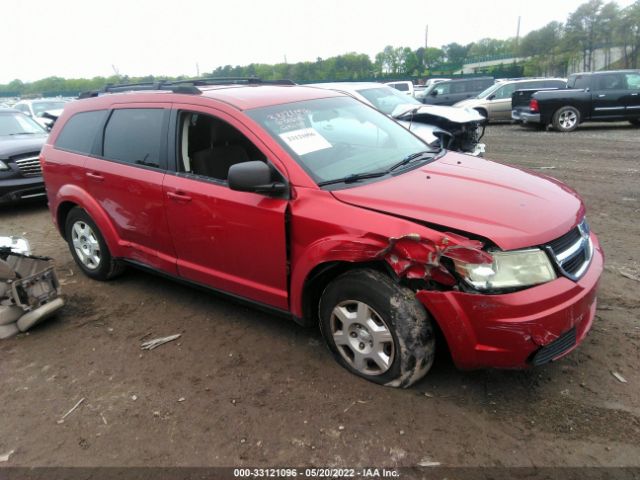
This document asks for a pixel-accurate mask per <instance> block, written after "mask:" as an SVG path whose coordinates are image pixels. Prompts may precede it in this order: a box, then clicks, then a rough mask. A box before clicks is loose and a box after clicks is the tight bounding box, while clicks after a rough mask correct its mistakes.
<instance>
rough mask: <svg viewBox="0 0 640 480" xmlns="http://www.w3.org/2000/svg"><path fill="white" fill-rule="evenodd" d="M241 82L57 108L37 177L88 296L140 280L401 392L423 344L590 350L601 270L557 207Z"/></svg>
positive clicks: (111, 96) (530, 183)
mask: <svg viewBox="0 0 640 480" xmlns="http://www.w3.org/2000/svg"><path fill="white" fill-rule="evenodd" d="M234 82H236V83H233V84H225V82H216V81H196V82H192V83H191V84H190V85H188V84H185V83H182V84H178V83H174V84H162V85H155V86H148V87H146V88H148V89H149V91H139V90H140V89H141V88H145V87H143V86H124V87H112V88H110V89H106V90H105V91H104V92H103V93H99V94H98V93H94V94H91V95H87V97H89V98H85V99H82V100H79V101H76V102H73V103H71V104H68V105H67V106H66V107H65V110H64V113H63V114H62V116H61V117H60V118H59V120H58V121H57V123H56V124H55V127H54V128H53V130H52V132H51V135H50V136H49V139H48V141H47V144H46V145H45V147H44V148H43V150H42V155H41V163H42V167H43V172H44V178H45V182H46V188H47V194H48V197H49V207H50V209H51V213H52V216H53V220H54V222H55V223H56V225H57V226H58V229H59V230H60V233H61V234H62V235H63V237H64V238H65V239H66V241H67V242H68V244H69V247H70V250H71V254H72V255H73V257H74V259H75V260H76V262H77V263H78V265H79V267H80V268H81V269H82V270H83V271H84V272H85V273H86V274H87V275H88V276H89V277H92V278H94V279H97V280H107V279H110V278H112V277H114V276H115V275H116V274H117V273H119V272H120V271H121V269H122V267H123V266H124V265H127V264H128V265H134V266H138V267H143V268H146V269H148V270H152V271H156V272H161V273H162V274H165V275H170V276H173V277H176V278H179V279H181V280H185V281H188V282H191V283H193V284H197V285H200V286H205V287H208V288H210V289H213V290H216V291H220V292H224V293H226V294H229V295H230V296H232V297H234V298H236V299H240V300H245V301H248V302H251V303H254V304H256V305H260V306H262V307H266V308H268V309H270V310H271V311H273V312H277V313H280V314H282V315H285V316H287V317H289V318H292V319H293V320H295V321H296V322H298V323H301V324H304V325H313V324H316V322H319V324H320V328H321V330H322V334H323V336H324V338H325V339H326V342H327V345H328V346H329V349H330V350H331V352H332V353H333V355H334V357H335V358H336V360H337V361H338V362H339V363H340V364H341V365H342V366H344V367H345V368H346V369H348V370H349V371H351V372H353V373H355V374H356V375H359V376H361V377H364V378H366V379H368V380H371V381H373V382H377V383H380V384H385V385H390V386H396V387H407V386H409V385H411V384H412V383H414V382H415V381H416V380H418V379H419V378H421V377H422V376H423V375H424V374H425V373H426V372H427V371H428V370H429V368H430V367H431V364H432V361H433V356H434V351H435V348H436V338H442V339H443V340H442V341H443V342H446V344H447V346H448V349H449V351H450V352H451V355H452V357H453V361H454V362H455V364H456V365H457V366H458V367H460V368H464V369H471V368H481V367H499V368H522V367H527V366H535V365H540V364H543V363H545V362H549V361H552V360H555V359H557V358H559V357H561V356H563V355H565V354H567V353H568V352H569V351H571V350H572V349H573V348H575V347H576V345H578V344H579V343H580V342H581V341H582V340H583V338H584V337H585V335H586V334H587V332H588V330H589V328H590V327H591V323H592V321H593V318H594V311H595V306H596V288H597V284H598V280H599V278H600V275H601V273H602V268H603V254H602V251H601V248H600V245H599V243H598V240H597V238H596V236H595V235H594V234H593V233H591V232H590V230H589V226H588V224H587V222H586V220H585V211H584V210H585V209H584V205H583V202H582V201H581V199H580V197H579V196H578V195H577V194H576V193H575V192H574V191H573V190H571V189H570V188H569V187H567V186H565V185H563V184H562V183H560V182H558V181H556V180H554V179H551V178H548V177H543V176H540V175H533V174H531V173H527V172H524V171H522V170H519V169H517V168H512V167H508V166H505V165H501V164H498V163H494V162H491V161H487V160H484V159H480V158H475V157H471V156H467V155H462V154H457V153H452V152H447V151H445V150H442V151H433V150H429V149H428V148H429V147H427V146H426V145H425V144H424V143H423V142H422V141H421V140H420V139H419V138H418V137H416V136H414V135H413V134H412V133H411V132H409V131H408V130H406V129H405V128H403V127H402V126H400V125H399V124H398V123H396V122H395V121H394V120H392V119H390V118H388V117H387V116H385V115H383V114H381V113H379V112H378V111H376V110H374V109H372V108H371V107H369V106H367V105H364V104H363V103H360V102H359V101H357V100H355V99H353V98H350V97H347V96H344V95H341V94H339V93H336V92H332V91H328V90H321V89H316V88H312V87H300V86H293V85H275V84H268V83H267V82H260V81H257V80H255V79H248V80H246V81H245V82H242V81H238V80H236V81H234ZM216 83H218V84H216ZM124 90H135V91H130V92H127V93H124V92H123V91H124ZM437 330H439V331H441V332H442V336H440V335H436V332H437ZM442 346H444V345H442Z"/></svg>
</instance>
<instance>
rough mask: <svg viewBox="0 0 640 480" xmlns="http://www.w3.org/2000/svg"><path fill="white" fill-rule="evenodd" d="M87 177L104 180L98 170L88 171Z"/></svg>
mask: <svg viewBox="0 0 640 480" xmlns="http://www.w3.org/2000/svg"><path fill="white" fill-rule="evenodd" d="M87 177H89V178H90V179H91V180H95V181H96V182H104V177H103V176H102V175H100V174H99V173H96V172H87Z"/></svg>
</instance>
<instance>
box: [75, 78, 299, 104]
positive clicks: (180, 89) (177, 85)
mask: <svg viewBox="0 0 640 480" xmlns="http://www.w3.org/2000/svg"><path fill="white" fill-rule="evenodd" d="M207 85H296V83H295V82H293V81H291V80H262V79H260V78H257V77H209V78H191V79H186V80H171V81H167V80H159V81H157V82H140V83H120V84H116V85H114V84H107V85H105V86H104V87H103V88H101V89H100V90H91V91H88V92H82V93H81V94H80V95H79V96H78V98H79V99H82V98H91V97H98V96H100V95H104V94H106V93H118V92H132V91H141V90H170V91H172V92H173V93H183V94H187V95H200V94H201V93H202V91H201V90H200V89H199V88H197V87H203V86H207Z"/></svg>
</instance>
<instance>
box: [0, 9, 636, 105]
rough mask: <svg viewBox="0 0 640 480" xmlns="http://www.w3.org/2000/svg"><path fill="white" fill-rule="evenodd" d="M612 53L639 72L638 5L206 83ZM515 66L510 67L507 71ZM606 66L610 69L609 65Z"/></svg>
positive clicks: (58, 84)
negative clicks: (519, 30) (500, 34)
mask: <svg viewBox="0 0 640 480" xmlns="http://www.w3.org/2000/svg"><path fill="white" fill-rule="evenodd" d="M614 48H621V49H622V53H623V58H622V60H621V61H620V62H619V64H617V65H613V66H612V67H615V68H638V67H639V65H640V0H636V1H635V2H634V3H633V4H631V5H629V6H628V7H626V8H620V6H619V5H618V4H617V3H616V2H615V1H610V2H608V3H604V2H603V1H602V0H588V1H587V2H586V3H584V4H582V5H580V6H579V7H578V8H577V9H576V10H575V11H574V12H572V13H571V14H570V15H569V17H568V18H567V20H566V22H564V23H561V22H555V21H554V22H550V23H549V24H547V25H545V26H544V27H542V28H540V29H538V30H533V31H531V32H529V33H528V34H527V35H525V36H524V37H523V38H521V39H518V38H515V37H512V38H508V39H506V40H501V39H495V38H484V39H481V40H479V41H477V42H471V43H469V44H467V45H462V44H459V43H456V42H453V43H449V44H447V45H444V46H442V47H441V48H435V47H428V48H425V47H420V48H417V49H411V48H409V47H394V46H391V45H389V46H387V47H385V48H384V49H383V50H382V51H381V52H379V53H378V54H376V55H375V57H374V58H373V59H371V58H370V57H369V56H368V55H366V54H363V53H356V52H350V53H345V54H343V55H338V56H335V57H331V58H326V59H322V58H317V59H316V60H315V61H311V62H297V63H284V62H283V63H278V64H263V63H252V64H249V65H244V66H239V65H238V66H232V65H225V66H220V67H217V68H216V69H215V70H213V71H212V72H210V73H208V74H206V75H205V76H213V77H259V78H262V79H265V80H276V79H282V78H288V79H291V80H294V81H296V82H298V83H306V82H321V81H357V80H360V81H365V80H377V81H383V80H392V79H399V78H405V79H406V78H414V79H417V78H424V77H427V76H434V75H436V76H437V75H440V76H450V75H452V74H454V73H455V72H456V71H459V70H460V69H461V68H462V65H463V64H465V63H470V62H473V61H483V60H488V59H505V62H506V64H505V65H502V66H499V67H497V68H496V67H494V68H493V69H487V70H485V71H483V72H480V73H488V74H491V73H493V74H494V75H496V76H519V75H523V74H524V75H563V76H564V75H566V74H567V71H568V68H569V64H570V62H575V61H576V60H579V61H580V63H581V65H582V69H583V70H591V69H592V68H594V52H596V50H598V49H601V50H602V51H604V55H605V59H609V60H610V59H611V52H612V50H613V49H614ZM513 59H517V65H516V64H509V62H513V61H514V60H513ZM605 63H607V64H609V63H610V62H609V61H606V62H605ZM186 78H188V77H166V76H153V75H149V76H146V77H128V76H126V75H125V76H119V75H114V76H111V77H94V78H91V79H64V78H61V77H48V78H44V79H42V80H38V81H35V82H30V83H25V82H22V81H21V80H17V79H16V80H13V81H12V82H10V83H8V84H6V85H0V96H5V97H6V96H29V95H77V94H78V93H79V92H82V91H88V90H96V89H99V88H101V87H103V86H104V85H106V84H109V83H127V82H154V81H159V80H181V79H186Z"/></svg>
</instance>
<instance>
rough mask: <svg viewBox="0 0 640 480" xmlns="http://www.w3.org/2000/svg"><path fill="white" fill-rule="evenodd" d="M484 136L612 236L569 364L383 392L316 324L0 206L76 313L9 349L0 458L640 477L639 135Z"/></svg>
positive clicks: (438, 372)
mask: <svg viewBox="0 0 640 480" xmlns="http://www.w3.org/2000/svg"><path fill="white" fill-rule="evenodd" d="M485 139H486V142H487V155H486V156H487V157H488V158H490V159H494V160H497V161H500V162H504V163H508V164H513V165H518V166H522V167H527V168H531V169H537V171H538V172H542V173H545V174H548V175H551V176H554V177H556V178H559V179H560V180H562V181H564V182H566V183H568V184H569V185H571V186H572V187H574V188H575V189H577V190H578V192H580V193H581V195H582V196H583V197H584V199H585V201H586V205H587V215H588V218H589V221H590V223H591V226H592V229H593V230H594V231H595V232H597V233H598V235H599V236H600V240H601V242H602V244H603V247H604V250H605V253H606V255H607V268H606V271H605V274H604V277H603V280H602V283H601V288H600V293H599V306H598V311H597V317H596V321H595V323H594V327H593V329H592V331H591V333H590V334H589V336H588V338H587V339H586V341H585V342H584V343H583V344H582V345H581V346H580V348H578V349H577V350H576V351H575V352H573V353H572V354H571V355H569V356H568V357H567V358H565V359H563V360H562V361H559V362H556V363H553V364H549V365H546V366H543V367H540V368H536V369H534V370H528V371H488V370H486V371H474V372H461V371H457V370H456V369H455V367H454V366H453V365H452V363H451V360H450V359H449V358H447V356H446V355H440V357H439V358H438V359H437V361H436V364H435V366H434V368H433V370H432V371H431V373H430V374H429V375H428V376H427V377H426V378H425V379H423V380H422V381H420V382H419V383H418V384H417V385H415V386H414V387H412V388H410V389H408V390H395V389H391V388H385V387H380V386H376V385H374V384H372V383H368V382H366V381H364V380H360V379H358V378H356V377H354V376H353V375H351V374H349V373H347V372H346V371H345V370H343V369H342V368H340V367H339V366H338V365H337V364H336V363H335V362H334V361H333V360H332V358H331V356H330V354H329V352H328V351H327V350H326V348H325V347H324V345H323V343H322V339H321V337H320V334H319V332H318V331H317V330H316V329H303V328H301V327H298V326H296V325H295V324H293V323H290V322H287V321H285V320H282V319H279V318H275V317H272V316H270V315H268V314H265V313H262V312H260V311H256V310H253V309H250V308H247V307H243V306H239V305H237V304H235V303H232V302H230V301H227V300H225V299H223V298H220V297H217V296H215V295H213V294H209V293H204V292H202V291H198V290H194V289H192V288H188V287H186V286H183V285H180V284H177V283H174V282H171V281H168V280H165V279H162V278H159V277H156V276H153V275H150V274H146V273H142V272H139V271H136V270H128V271H127V273H125V274H124V275H123V276H122V277H120V278H118V279H117V280H115V281H113V282H110V283H99V282H95V281H92V280H89V279H87V278H86V277H84V276H83V275H82V274H81V273H80V271H79V270H78V268H76V266H75V265H74V263H73V262H72V259H71V256H70V254H69V252H68V250H67V247H66V244H65V243H64V241H63V240H62V239H61V238H60V236H59V235H58V233H57V232H56V231H55V230H54V227H53V225H52V223H51V220H50V217H49V212H48V211H47V209H46V206H45V205H44V204H42V203H39V204H38V203H36V204H30V205H25V206H20V207H15V206H14V207H9V208H2V209H0V234H18V235H25V236H26V237H27V238H29V240H30V241H31V243H32V246H33V248H34V251H35V252H36V253H38V254H43V255H49V256H52V257H54V258H55V259H56V261H57V265H58V273H59V276H60V278H61V279H62V282H63V284H64V285H63V289H64V293H65V295H66V297H67V302H68V304H67V306H66V307H65V308H64V310H63V312H62V313H61V314H59V316H58V317H57V318H55V319H52V320H51V321H49V322H48V323H46V324H45V325H42V326H41V327H38V328H36V329H33V330H32V331H31V332H30V333H29V334H26V335H20V336H18V337H15V338H12V339H9V340H4V341H0V419H1V421H0V454H3V453H6V452H9V451H12V450H13V454H12V455H11V456H10V458H9V460H8V462H6V463H3V465H4V466H134V465H135V466H150V465H152V466H187V465H188V466H280V467H283V466H302V465H316V466H352V467H353V466H361V465H366V466H377V467H383V466H390V467H391V466H412V465H416V464H417V463H418V462H426V461H432V462H440V463H441V464H442V465H445V466H583V465H588V466H632V465H635V466H638V465H640V369H639V368H638V366H639V365H640V323H639V321H638V320H639V314H640V283H639V282H638V281H637V280H634V279H632V278H629V277H633V276H636V277H637V276H638V275H639V263H638V262H639V260H638V259H640V222H639V221H638V220H639V218H640V130H638V129H634V128H632V127H630V126H629V125H628V124H622V123H617V124H611V125H598V124H593V125H586V126H584V127H582V128H580V130H579V131H577V132H574V133H571V134H558V133H553V132H538V131H535V130H527V129H522V128H521V127H518V126H514V125H498V126H492V127H490V128H489V129H488V131H487V136H486V137H485ZM460 194H461V195H462V194H463V193H462V192H461V193H460ZM625 275H626V276H625ZM174 333H182V337H181V338H180V339H179V340H178V341H175V342H172V343H169V344H166V345H163V346H161V347H159V348H157V349H155V350H152V351H142V350H141V349H140V343H141V339H142V338H143V337H145V338H153V337H157V336H166V335H171V334H174ZM612 372H618V373H619V374H620V375H622V376H623V377H624V378H625V379H626V380H627V383H621V382H620V381H618V380H617V379H616V378H615V377H614V376H613V375H612ZM82 398H84V399H85V400H84V402H83V403H82V404H81V405H80V406H79V407H78V409H77V410H76V411H74V412H73V413H72V414H71V415H69V416H68V417H67V418H66V419H65V420H64V422H63V423H58V420H59V419H60V418H61V417H62V415H64V414H65V412H67V411H68V410H69V409H70V408H71V407H73V406H74V405H75V404H76V403H77V402H78V401H79V400H80V399H82Z"/></svg>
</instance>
